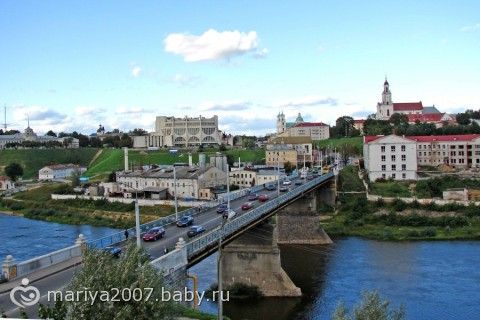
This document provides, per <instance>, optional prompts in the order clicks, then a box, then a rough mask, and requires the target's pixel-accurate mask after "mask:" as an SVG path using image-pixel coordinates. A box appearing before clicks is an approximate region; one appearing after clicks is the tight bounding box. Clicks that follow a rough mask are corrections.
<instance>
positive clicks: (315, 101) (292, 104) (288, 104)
mask: <svg viewBox="0 0 480 320" xmlns="http://www.w3.org/2000/svg"><path fill="white" fill-rule="evenodd" d="M337 104H338V100H337V99H335V98H331V97H320V96H315V95H313V96H305V97H301V98H297V99H294V100H290V101H283V102H280V103H278V104H277V106H278V107H281V108H299V107H310V106H319V105H329V106H336V105H337Z"/></svg>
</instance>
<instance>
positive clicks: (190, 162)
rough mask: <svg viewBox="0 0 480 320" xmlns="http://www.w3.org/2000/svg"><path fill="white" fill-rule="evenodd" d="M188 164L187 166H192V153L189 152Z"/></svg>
mask: <svg viewBox="0 0 480 320" xmlns="http://www.w3.org/2000/svg"><path fill="white" fill-rule="evenodd" d="M188 166H189V167H192V166H193V160H192V154H191V153H189V154H188Z"/></svg>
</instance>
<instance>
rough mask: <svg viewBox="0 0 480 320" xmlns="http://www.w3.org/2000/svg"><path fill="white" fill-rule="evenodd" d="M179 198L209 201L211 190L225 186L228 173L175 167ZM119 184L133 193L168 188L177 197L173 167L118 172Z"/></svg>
mask: <svg viewBox="0 0 480 320" xmlns="http://www.w3.org/2000/svg"><path fill="white" fill-rule="evenodd" d="M175 178H176V182H177V187H176V191H177V197H179V198H186V199H188V198H191V199H208V198H206V197H209V196H211V195H212V194H213V193H211V192H209V190H210V189H212V188H216V187H218V186H225V185H226V183H227V173H226V172H223V171H221V170H220V169H218V168H216V167H211V166H209V167H205V168H201V167H189V166H185V167H175ZM116 181H117V183H120V184H122V185H123V186H124V187H125V188H129V189H130V190H131V192H135V191H144V190H145V189H146V188H153V187H155V188H167V193H168V194H169V195H170V196H171V197H173V196H175V183H174V181H175V179H174V172H173V167H170V168H155V169H150V170H138V171H133V172H117V179H116Z"/></svg>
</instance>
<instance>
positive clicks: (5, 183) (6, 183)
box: [0, 176, 15, 191]
mask: <svg viewBox="0 0 480 320" xmlns="http://www.w3.org/2000/svg"><path fill="white" fill-rule="evenodd" d="M14 188H15V183H14V182H13V181H12V179H10V178H9V177H7V176H0V191H6V190H10V189H14Z"/></svg>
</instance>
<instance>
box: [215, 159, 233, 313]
mask: <svg viewBox="0 0 480 320" xmlns="http://www.w3.org/2000/svg"><path fill="white" fill-rule="evenodd" d="M229 176H230V168H229V165H228V164H227V217H226V218H224V217H222V225H221V227H220V237H219V238H218V260H217V283H218V294H219V300H218V319H219V320H223V283H222V238H223V227H224V226H225V222H226V221H227V219H229V218H230V178H229Z"/></svg>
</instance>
